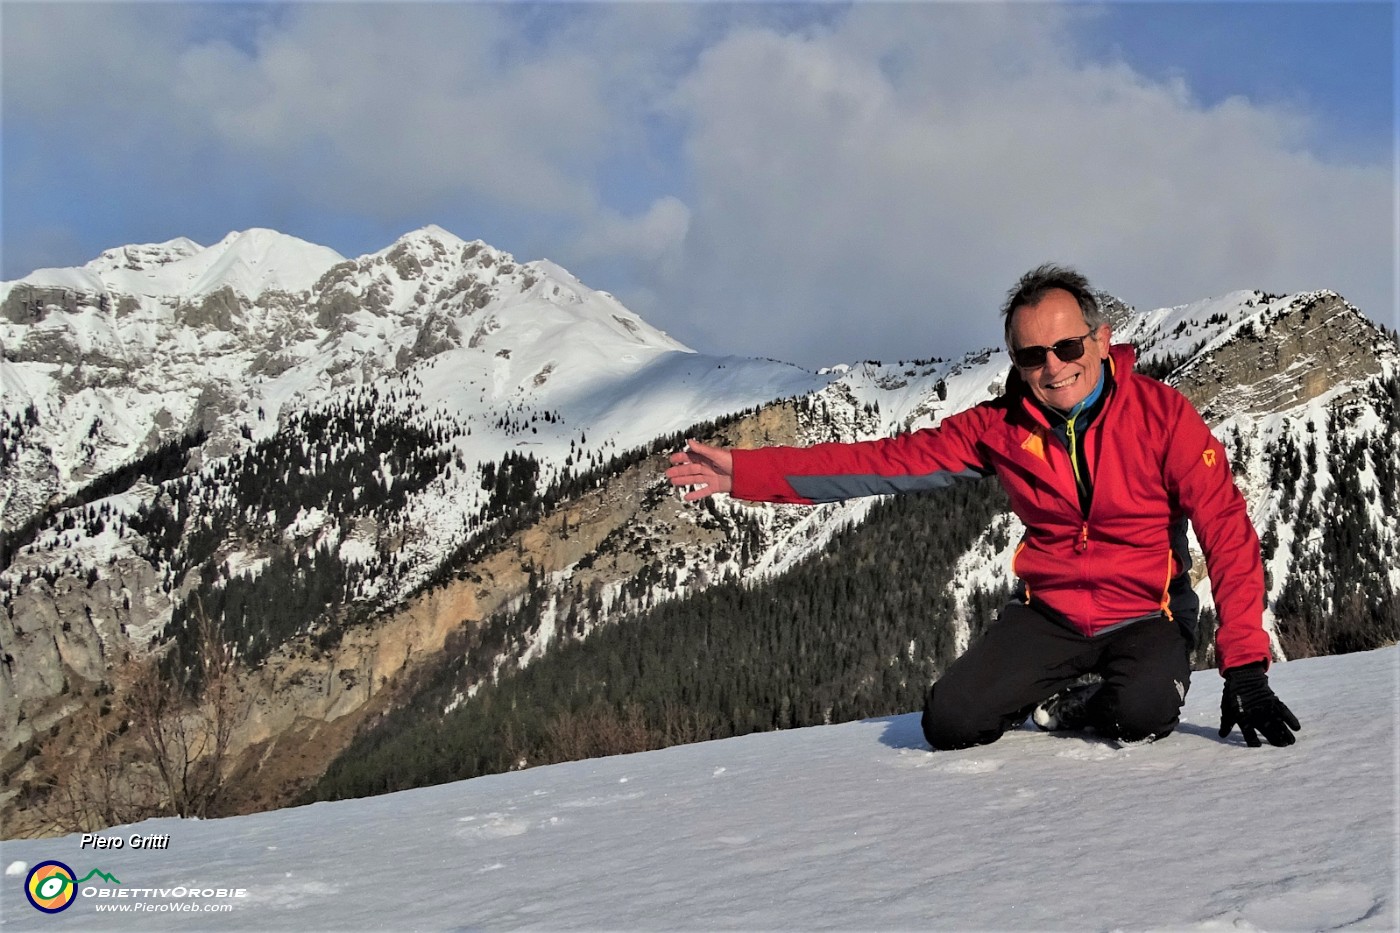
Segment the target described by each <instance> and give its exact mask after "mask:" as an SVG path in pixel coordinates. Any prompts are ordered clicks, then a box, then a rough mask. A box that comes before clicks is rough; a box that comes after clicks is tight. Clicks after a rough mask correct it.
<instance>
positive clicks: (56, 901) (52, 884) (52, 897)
mask: <svg viewBox="0 0 1400 933" xmlns="http://www.w3.org/2000/svg"><path fill="white" fill-rule="evenodd" d="M24 896H25V897H27V898H29V903H31V904H33V905H34V909H35V910H42V911H43V912H44V913H46V914H56V913H58V912H59V911H60V910H67V909H68V907H69V906H70V905H71V904H72V903H73V902H74V901H75V900H77V899H78V884H77V879H76V876H75V875H74V874H73V869H71V868H69V867H68V866H67V865H65V864H63V863H62V862H54V861H48V862H40V863H39V864H38V865H35V866H34V867H33V868H31V869H29V876H28V877H27V878H25V879H24Z"/></svg>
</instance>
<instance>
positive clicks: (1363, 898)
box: [0, 647, 1400, 931]
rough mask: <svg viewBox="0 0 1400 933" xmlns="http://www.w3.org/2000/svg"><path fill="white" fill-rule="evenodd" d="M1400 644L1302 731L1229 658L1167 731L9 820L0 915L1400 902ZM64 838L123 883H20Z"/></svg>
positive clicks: (934, 910) (1274, 916) (1212, 910)
mask: <svg viewBox="0 0 1400 933" xmlns="http://www.w3.org/2000/svg"><path fill="white" fill-rule="evenodd" d="M1397 672H1400V649H1397V648H1395V647H1391V648H1386V649H1382V650H1379V651H1372V652H1364V653H1359V654H1353V655H1346V656H1340V657H1331V658H1315V659H1309V660H1305V661H1297V662H1292V663H1287V664H1279V665H1276V666H1275V667H1274V668H1273V670H1272V671H1271V672H1270V678H1271V682H1272V684H1273V685H1274V686H1275V688H1276V689H1277V690H1278V693H1279V695H1280V696H1281V697H1282V698H1283V699H1284V700H1285V701H1286V702H1287V703H1288V704H1289V706H1290V707H1291V708H1292V710H1293V711H1294V712H1295V713H1296V714H1297V715H1298V717H1299V718H1300V719H1301V720H1302V723H1303V730H1302V732H1301V733H1300V735H1299V740H1298V744H1296V745H1294V746H1292V747H1289V748H1271V747H1269V746H1265V747H1263V748H1259V749H1249V748H1245V747H1244V746H1243V744H1242V742H1241V740H1240V737H1239V734H1238V732H1236V733H1235V734H1233V735H1232V736H1231V737H1230V738H1229V739H1226V740H1221V739H1219V738H1218V737H1217V736H1216V725H1217V723H1218V722H1219V705H1220V684H1221V681H1220V679H1219V678H1218V677H1216V676H1214V675H1213V674H1209V673H1207V674H1198V675H1197V676H1196V677H1195V678H1194V679H1193V682H1192V685H1191V691H1190V693H1189V695H1188V696H1187V699H1186V705H1185V708H1184V710H1183V717H1182V724H1181V726H1180V728H1179V729H1178V730H1177V732H1176V733H1175V734H1174V735H1172V736H1170V737H1168V738H1166V739H1164V740H1162V741H1160V742H1157V743H1155V744H1152V745H1147V746H1137V747H1130V748H1117V747H1115V746H1113V745H1110V744H1107V743H1104V742H1101V741H1098V740H1095V739H1093V738H1089V737H1085V736H1079V735H1052V734H1046V733H1039V732H1036V731H1035V730H1034V729H1028V728H1023V729H1022V730H1020V731H1016V732H1013V733H1011V734H1009V735H1007V736H1006V737H1004V738H1003V739H1002V740H1001V741H999V742H997V743H996V744H994V745H990V746H985V747H982V748H975V749H969V750H966V751H959V752H937V753H933V752H930V751H928V748H927V746H926V745H924V743H923V739H922V736H921V735H920V732H919V725H918V715H917V714H916V713H910V714H908V715H901V716H892V717H888V718H883V719H872V720H866V721H863V722H853V723H847V724H843V725H834V726H821V727H814V728H808V729H794V730H790V731H787V732H778V733H771V734H762V735H750V736H746V737H743V738H735V739H727V740H723V741H717V742H708V743H703V744H697V745H687V746H679V747H675V748H669V749H665V750H662V751H654V752H645V753H642V754H636V755H627V756H621V757H615V758H602V759H594V760H590V761H581V762H575V763H571V764H560V765H553V766H549V767H542V768H535V769H531V770H527V771H522V772H516V773H511V774H501V775H493V776H489V777H481V778H476V779H473V780H469V781H461V782H457V783H452V784H444V785H440V786H437V787H430V788H423V789H420V790H413V791H405V792H401V793H397V794H390V795H385V796H381V797H375V798H368V799H363V800H353V801H343V802H338V803H317V804H313V805H311V806H307V807H300V808H296V809H289V810H283V811H277V812H272V813H261V814H256V815H252V816H243V817H234V818H229V819H221V820H204V821H182V820H177V819H161V820H152V821H148V822H145V823H140V824H136V825H132V826H122V827H114V828H113V829H111V830H109V831H108V832H107V833H105V835H109V836H116V837H119V838H122V839H123V840H125V839H127V838H129V837H130V836H132V835H133V834H135V835H139V836H146V835H156V836H160V835H164V834H169V845H168V848H167V849H163V850H133V849H132V848H130V847H126V848H123V849H120V850H105V851H102V852H95V851H93V850H92V849H91V848H88V849H83V848H81V844H80V838H79V837H78V836H76V835H74V836H67V837H64V838H61V839H43V840H31V841H5V842H3V843H0V857H2V858H3V863H4V865H5V866H6V877H5V885H6V888H7V890H8V891H9V892H10V894H9V896H7V897H5V898H3V899H0V924H3V925H5V926H6V927H7V928H8V927H11V926H13V927H15V928H22V929H39V928H40V927H41V926H42V927H44V928H48V927H53V928H69V927H72V928H75V929H76V928H84V929H90V928H92V927H93V925H94V924H96V925H98V926H100V927H102V928H103V929H109V930H128V929H130V930H164V929H169V930H176V929H187V928H189V927H190V924H191V918H189V917H187V916H181V915H179V914H176V913H165V912H159V911H161V910H170V909H171V908H172V907H173V906H174V905H176V904H178V903H181V902H184V903H188V902H189V901H190V897H189V896H188V892H189V890H190V889H192V888H193V889H204V888H211V889H219V888H223V889H227V890H226V891H225V893H222V894H220V893H217V890H216V892H215V893H214V894H211V895H209V896H207V897H206V898H203V899H201V900H200V902H201V903H204V902H208V903H213V904H220V905H222V904H227V905H230V907H231V909H230V911H229V912H227V913H207V912H206V913H201V914H200V915H199V919H198V921H197V922H196V923H195V925H196V926H198V927H199V928H200V929H205V930H252V929H258V930H295V931H304V930H359V929H374V928H386V929H420V930H435V929H441V930H447V929H463V928H470V929H476V928H482V929H499V930H511V929H526V928H528V929H579V930H600V929H608V930H673V929H697V928H705V929H768V930H810V929H819V928H821V929H859V930H902V929H920V930H1008V931H1009V930H1035V931H1042V930H1078V929H1086V928H1092V929H1103V930H1159V929H1172V930H1226V929H1229V930H1269V931H1316V930H1338V929H1349V930H1393V929H1395V928H1396V926H1397V924H1400V912H1397V892H1396V887H1395V879H1396V871H1397V867H1400V866H1397V864H1396V838H1397V836H1396V822H1395V821H1396V798H1395V793H1394V790H1395V786H1396V780H1397V777H1398V775H1397V772H1396V761H1395V756H1394V752H1395V747H1396V734H1395V728H1396V726H1395V719H1394V717H1392V716H1389V715H1385V714H1384V711H1386V710H1391V709H1393V708H1394V707H1395V704H1396V703H1397V702H1398V701H1400V691H1397ZM1008 838H1014V840H1015V841H1014V844H1011V845H1009V844H1008ZM1222 840H1223V841H1224V842H1225V844H1222ZM49 859H58V860H61V861H63V862H64V863H65V864H67V865H69V866H70V867H71V868H73V869H74V870H75V871H77V872H80V873H87V872H89V871H91V870H92V869H94V868H100V869H102V870H103V871H105V872H107V873H109V874H111V875H112V876H114V877H116V878H118V879H120V881H121V885H120V888H118V886H116V885H114V884H108V883H106V882H102V881H97V880H94V881H90V882H89V883H88V885H87V886H86V887H84V888H83V890H84V891H85V892H87V893H84V894H82V895H80V897H79V899H78V901H77V902H76V903H74V904H73V906H72V907H70V908H69V909H68V910H66V911H65V912H64V913H62V914H57V915H54V916H50V917H41V916H40V915H39V914H38V913H37V912H36V911H34V909H33V908H32V907H30V906H29V905H28V904H27V903H26V901H25V898H24V897H22V896H20V894H19V890H18V889H19V887H20V886H21V885H22V883H23V881H24V878H25V875H26V874H27V872H28V871H29V870H30V869H31V868H32V867H34V866H36V865H38V864H39V863H40V862H42V861H45V860H49ZM1105 865H1111V866H1112V867H1113V868H1112V872H1111V874H1112V878H1111V881H1110V880H1106V877H1105V870H1104V866H1105ZM429 880H433V881H443V882H446V883H439V884H435V885H432V886H431V896H427V897H411V898H400V897H385V896H384V892H385V891H405V890H414V891H421V890H425V887H424V886H425V884H427V883H428V882H429ZM118 890H120V891H121V892H122V893H123V896H125V897H126V898H127V899H125V900H120V901H119V900H117V899H116V898H115V897H114V896H113V895H112V894H111V893H109V892H116V891H118ZM238 891H241V892H242V893H241V894H238V893H236V892H238ZM138 892H140V893H138ZM116 903H121V904H136V903H140V904H144V905H150V907H149V909H147V910H145V911H142V912H125V913H123V912H116V913H101V914H99V913H98V907H99V905H104V904H105V905H112V904H116Z"/></svg>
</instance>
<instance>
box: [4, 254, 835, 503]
mask: <svg viewBox="0 0 1400 933" xmlns="http://www.w3.org/2000/svg"><path fill="white" fill-rule="evenodd" d="M0 346H2V347H3V349H4V355H3V361H0V388H2V389H3V403H4V412H5V416H6V417H5V420H6V423H7V425H9V427H8V429H7V431H6V433H5V436H4V439H3V454H4V463H3V465H4V478H3V481H0V527H3V528H5V529H7V530H14V529H16V528H19V527H21V526H22V525H23V524H24V523H25V522H27V521H29V520H30V519H32V518H33V517H34V516H35V515H36V514H37V512H38V511H39V510H40V509H41V508H42V507H43V506H44V505H45V503H47V502H49V501H50V500H52V499H54V498H59V499H62V498H63V497H66V496H69V495H71V494H72V493H74V492H76V491H77V490H78V489H80V488H81V487H82V486H83V485H84V484H85V483H87V482H89V481H91V480H92V479H93V478H94V477H97V476H101V475H103V474H105V473H107V472H108V471H110V470H112V469H114V468H116V467H118V466H121V465H123V464H126V463H128V462H130V461H132V460H133V459H135V458H136V457H138V456H140V455H141V454H143V453H146V452H148V451H150V450H151V449H153V448H154V447H156V446H157V445H158V444H160V443H163V442H169V441H172V440H177V439H179V438H180V437H182V436H185V435H188V434H190V433H192V432H194V431H196V430H203V431H206V432H208V434H209V438H208V441H207V442H206V443H205V444H203V445H202V447H203V449H204V450H205V451H206V453H207V454H209V455H213V456H224V455H228V454H229V453H231V452H233V451H236V450H238V449H241V448H246V447H247V445H248V444H249V443H251V442H253V441H256V440H258V439H262V438H266V437H268V436H269V435H271V434H272V433H274V432H275V431H276V430H277V427H278V425H279V423H281V422H282V421H284V420H285V419H286V418H287V417H288V416H289V415H290V414H291V413H292V412H296V411H301V410H305V409H307V408H311V407H315V406H317V405H320V404H324V403H326V402H328V401H329V400H331V399H332V398H334V397H335V395H336V393H337V392H341V393H345V392H353V391H355V390H356V389H362V388H367V387H379V388H382V389H384V390H385V391H386V392H387V391H390V390H393V389H395V388H398V389H399V390H400V396H401V397H402V396H406V395H411V396H412V397H413V398H414V401H415V404H416V405H417V406H418V407H419V408H421V409H422V410H424V411H427V412H443V413H445V416H446V417H449V418H452V419H455V420H456V421H457V422H458V425H457V427H458V428H460V429H461V430H460V434H459V436H458V437H456V438H454V443H453V446H454V447H455V449H456V451H457V452H458V453H459V454H460V455H461V457H462V458H463V459H464V461H465V462H468V463H476V462H479V461H481V460H484V459H491V458H499V457H500V456H501V453H502V451H503V448H505V447H508V446H522V447H527V448H528V449H530V451H531V452H532V453H535V454H536V457H537V459H539V460H541V461H543V462H545V463H547V464H549V465H555V464H556V461H558V462H562V460H563V459H564V456H565V455H567V453H568V452H569V450H570V442H571V441H572V442H573V443H574V445H575V446H574V452H575V454H578V453H579V452H580V450H579V445H580V443H581V442H580V441H579V435H580V434H581V433H582V431H583V429H592V433H593V438H594V439H593V441H592V444H591V446H589V445H583V446H584V449H585V450H587V449H592V450H601V449H603V447H604V446H605V445H608V446H613V447H621V448H626V447H630V446H635V445H636V444H638V443H642V442H644V441H646V440H649V439H651V438H653V437H656V436H657V435H659V434H663V433H666V432H668V431H674V430H678V429H680V428H682V427H685V426H686V425H688V424H691V423H694V422H695V421H699V420H704V419H706V418H711V417H715V416H716V415H719V414H722V413H726V412H729V411H732V410H735V409H737V408H743V407H747V406H750V405H755V404H761V403H764V402H767V401H770V400H772V399H773V398H776V397H780V396H783V395H789V394H794V393H797V392H805V391H810V390H812V389H813V388H815V387H817V386H818V385H820V384H821V383H822V381H823V380H821V379H819V378H817V377H814V376H812V375H811V374H809V373H806V372H804V371H802V370H800V369H798V368H796V367H793V366H787V365H783V364H779V363H773V362H771V361H756V360H742V359H716V358H712V357H702V356H700V355H699V354H695V353H693V352H691V351H689V350H688V348H686V347H684V346H682V345H681V344H680V343H678V342H677V341H675V340H672V339H671V338H670V337H668V336H667V335H665V334H664V333H662V332H660V331H658V330H656V329H655V328H653V327H651V326H650V325H648V324H647V323H646V322H645V321H643V320H641V319H640V318H638V317H637V316H636V315H635V314H633V313H632V312H631V311H628V310H627V309H626V308H624V307H623V306H622V305H621V304H620V303H618V302H617V301H616V299H614V298H612V297H611V296H610V295H607V294H605V293H602V292H596V291H594V290H592V289H590V288H588V287H586V286H584V285H583V284H582V283H580V282H579V281H578V280H577V279H576V278H574V277H573V276H572V275H570V274H569V273H568V272H566V271H565V270H563V269H561V268H560V267H559V266H557V265H555V264H554V263H551V262H548V261H546V260H541V261H538V262H533V263H525V264H522V263H517V262H516V261H515V260H514V259H513V258H512V257H510V256H509V255H508V254H505V253H502V252H500V251H498V250H494V249H492V248H491V247H489V246H487V245H486V244H484V243H481V242H480V241H475V242H471V243H467V242H465V241H463V240H461V239H459V238H457V237H455V236H453V235H452V234H450V233H448V232H447V231H445V230H442V229H441V228H437V227H425V228H423V229H422V230H417V231H414V232H413V233H410V234H408V235H406V236H404V237H403V238H401V239H400V240H398V241H397V242H396V243H394V244H393V245H392V246H390V247H388V248H386V249H384V250H381V251H379V252H377V253H372V254H369V255H367V256H362V257H360V258H359V259H356V260H345V259H343V258H342V257H340V256H339V255H338V254H336V253H335V252H333V251H332V250H329V249H325V248H323V247H319V246H313V245H312V244H309V243H305V242H302V241H300V240H297V239H295V238H293V237H288V236H285V235H282V234H278V233H275V232H273V231H270V230H249V231H246V232H244V233H234V234H230V235H229V236H228V237H226V238H224V239H223V240H222V241H220V242H219V243H218V244H216V245H215V246H212V247H208V248H207V249H206V248H200V247H199V246H197V245H196V244H194V243H192V242H191V241H189V240H186V239H180V240H172V241H170V242H168V243H162V244H153V245H141V246H129V247H123V248H120V249H114V250H109V251H108V252H106V253H104V254H103V255H102V256H101V257H99V258H98V259H96V260H93V261H92V262H90V263H88V264H87V265H86V266H83V267H81V268H78V269H44V270H40V271H38V272H35V273H33V274H32V275H29V276H26V277H25V278H23V279H20V280H19V281H17V282H7V283H3V284H0ZM546 412H548V413H550V419H549V420H548V421H546V422H545V425H546V427H545V428H543V429H541V426H540V423H539V419H540V416H541V415H543V414H544V413H546ZM498 422H501V423H503V425H504V426H498ZM467 428H472V429H473V431H472V437H469V436H468V435H467V434H466V433H465V432H466V429H467ZM527 434H528V436H526V435H527ZM473 438H474V439H473ZM466 507H467V508H469V506H466ZM459 517H460V516H459Z"/></svg>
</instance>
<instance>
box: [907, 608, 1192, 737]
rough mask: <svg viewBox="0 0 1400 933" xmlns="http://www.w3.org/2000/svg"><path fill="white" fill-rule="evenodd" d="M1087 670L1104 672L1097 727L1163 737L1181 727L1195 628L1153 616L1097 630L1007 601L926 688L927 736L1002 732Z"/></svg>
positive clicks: (1108, 733) (1109, 732)
mask: <svg viewBox="0 0 1400 933" xmlns="http://www.w3.org/2000/svg"><path fill="white" fill-rule="evenodd" d="M1089 673H1095V674H1099V675H1101V676H1102V677H1103V686H1102V688H1100V690H1099V692H1098V693H1097V694H1095V696H1094V697H1093V699H1092V700H1091V701H1090V703H1089V716H1090V724H1091V725H1092V726H1093V727H1094V730H1095V732H1097V733H1098V734H1099V735H1102V736H1105V737H1107V738H1114V739H1121V740H1123V741H1138V740H1141V739H1146V738H1161V737H1162V736H1164V735H1167V734H1168V733H1170V732H1171V731H1172V730H1173V729H1175V728H1176V725H1177V722H1178V721H1179V718H1180V715H1181V706H1182V704H1183V703H1184V702H1186V690H1187V688H1188V687H1189V686H1190V683H1191V641H1190V636H1189V635H1187V634H1186V633H1185V632H1184V631H1183V630H1182V629H1181V627H1180V626H1178V625H1177V624H1176V623H1175V622H1173V621H1171V620H1170V619H1168V618H1166V616H1155V617H1152V618H1148V619H1142V620H1140V621H1137V622H1133V623H1130V624H1128V625H1125V626H1123V627H1121V628H1117V629H1112V630H1110V631H1108V632H1105V633H1103V634H1100V635H1097V636H1095V637H1093V638H1090V637H1088V636H1085V635H1082V634H1080V633H1079V632H1077V631H1074V630H1073V629H1071V628H1069V627H1068V626H1066V625H1064V624H1062V623H1060V622H1057V621H1053V620H1051V619H1049V618H1047V617H1046V616H1045V615H1043V614H1041V613H1040V612H1038V611H1036V609H1035V608H1034V607H1032V606H1029V605H1026V604H1024V603H1010V604H1008V605H1007V606H1006V607H1005V608H1004V609H1003V610H1002V611H1001V615H1000V617H999V618H998V619H997V621H996V622H994V623H993V624H992V625H990V626H989V627H988V628H987V630H986V631H985V632H984V633H983V634H982V637H981V638H980V639H978V640H977V642H976V643H974V644H973V645H972V647H970V648H969V649H968V650H967V652H966V653H965V654H963V656H962V657H960V658H958V659H957V660H956V661H954V662H953V663H952V664H951V665H950V666H949V667H948V670H947V671H945V672H944V673H943V676H942V677H940V678H939V679H938V681H937V682H936V683H935V684H934V685H933V686H932V687H931V688H930V689H929V692H928V702H927V703H926V704H925V706H924V718H923V726H924V736H925V738H927V739H928V742H929V744H930V745H931V746H933V747H934V748H935V749H954V748H970V747H972V746H974V745H986V744H987V743H989V742H995V741H996V740H997V739H999V738H1001V736H1002V734H1003V733H1004V732H1006V731H1007V730H1008V729H1014V728H1016V727H1017V726H1019V725H1020V724H1021V723H1023V722H1025V720H1026V716H1028V715H1029V714H1030V712H1031V711H1032V710H1033V709H1035V707H1036V705H1037V704H1039V703H1040V702H1041V701H1042V700H1045V699H1046V698H1047V697H1050V696H1053V695H1054V694H1056V693H1058V692H1059V691H1061V690H1063V689H1064V688H1065V687H1067V686H1069V685H1070V684H1072V683H1074V681H1075V680H1077V679H1078V678H1080V677H1082V676H1083V675H1085V674H1089Z"/></svg>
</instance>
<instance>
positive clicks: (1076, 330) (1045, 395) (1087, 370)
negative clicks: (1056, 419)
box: [1011, 288, 1112, 411]
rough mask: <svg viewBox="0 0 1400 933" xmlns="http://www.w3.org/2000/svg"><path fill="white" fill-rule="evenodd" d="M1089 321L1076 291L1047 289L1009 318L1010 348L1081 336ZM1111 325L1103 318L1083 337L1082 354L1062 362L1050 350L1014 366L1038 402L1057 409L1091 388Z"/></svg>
mask: <svg viewBox="0 0 1400 933" xmlns="http://www.w3.org/2000/svg"><path fill="white" fill-rule="evenodd" d="M1089 329H1090V328H1089V325H1088V324H1085V323H1084V313H1083V311H1081V310H1080V307H1079V302H1077V301H1075V300H1074V296H1073V295H1071V294H1070V293H1069V292H1067V291H1064V290H1062V289H1058V288H1056V289H1051V290H1050V291H1048V292H1046V293H1045V297H1044V298H1042V299H1041V300H1040V302H1039V303H1037V304H1034V305H1022V306H1021V307H1019V308H1017V309H1016V311H1015V314H1014V316H1013V317H1012V320H1011V349H1012V351H1013V352H1014V351H1015V350H1016V349H1017V348H1020V347H1052V346H1054V345H1055V344H1057V343H1059V342H1060V341H1061V340H1069V339H1077V338H1079V337H1083V336H1084V334H1085V332H1086V331H1088V330H1089ZM1111 338H1112V329H1111V328H1110V327H1109V326H1108V325H1107V324H1104V325H1102V326H1100V327H1099V328H1098V329H1097V330H1095V331H1093V332H1092V333H1090V334H1089V337H1088V338H1087V339H1086V340H1085V341H1084V355H1083V356H1081V357H1079V359H1077V360H1070V361H1069V362H1065V361H1064V360H1062V359H1060V357H1059V356H1058V355H1057V354H1055V353H1053V352H1052V353H1048V354H1046V357H1045V362H1044V364H1042V365H1040V366H1033V367H1025V366H1018V368H1019V369H1020V371H1021V377H1022V378H1023V379H1025V380H1026V384H1027V385H1029V386H1030V387H1031V392H1032V393H1033V394H1034V395H1035V397H1036V398H1038V399H1039V400H1040V401H1041V402H1042V403H1044V404H1046V405H1049V406H1050V407H1051V408H1057V409H1059V410H1060V411H1069V410H1070V409H1071V408H1073V407H1074V406H1075V405H1078V404H1079V403H1080V402H1082V401H1084V399H1086V398H1088V396H1089V393H1090V392H1092V391H1094V386H1096V385H1098V382H1099V374H1100V373H1102V372H1103V366H1104V360H1106V359H1108V347H1109V343H1110V341H1111Z"/></svg>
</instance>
